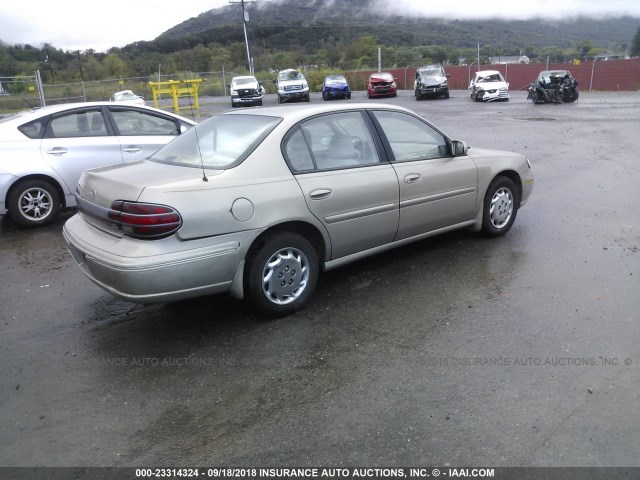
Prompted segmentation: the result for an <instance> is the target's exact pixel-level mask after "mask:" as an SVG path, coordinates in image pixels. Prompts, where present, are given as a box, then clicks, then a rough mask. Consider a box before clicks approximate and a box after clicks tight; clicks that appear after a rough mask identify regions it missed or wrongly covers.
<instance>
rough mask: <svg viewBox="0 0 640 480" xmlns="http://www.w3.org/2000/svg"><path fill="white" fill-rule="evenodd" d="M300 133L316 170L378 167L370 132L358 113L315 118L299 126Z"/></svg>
mask: <svg viewBox="0 0 640 480" xmlns="http://www.w3.org/2000/svg"><path fill="white" fill-rule="evenodd" d="M300 130H301V132H302V133H303V135H304V139H305V140H306V143H307V145H308V146H309V148H310V149H311V156H312V158H313V161H314V162H315V165H316V168H317V169H318V170H333V169H336V168H351V167H360V166H364V165H374V164H377V163H380V157H379V156H378V152H377V150H376V148H375V144H374V142H373V138H372V136H371V132H370V131H369V128H368V126H367V124H366V122H365V120H364V118H363V117H362V114H361V113H360V112H346V113H336V114H330V115H323V116H321V117H316V118H313V119H311V120H308V121H306V122H304V123H303V124H301V125H300ZM292 138H293V137H292Z"/></svg>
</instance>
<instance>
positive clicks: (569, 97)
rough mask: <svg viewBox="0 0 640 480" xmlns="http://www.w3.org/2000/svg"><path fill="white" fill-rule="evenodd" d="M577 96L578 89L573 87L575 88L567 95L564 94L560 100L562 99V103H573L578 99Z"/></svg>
mask: <svg viewBox="0 0 640 480" xmlns="http://www.w3.org/2000/svg"><path fill="white" fill-rule="evenodd" d="M578 96H579V94H578V90H577V89H575V90H573V91H572V92H571V93H570V94H569V95H565V96H564V97H563V98H562V101H563V102H564V103H573V102H575V101H576V100H578Z"/></svg>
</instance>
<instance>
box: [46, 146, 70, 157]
mask: <svg viewBox="0 0 640 480" xmlns="http://www.w3.org/2000/svg"><path fill="white" fill-rule="evenodd" d="M47 153H48V154H49V155H64V154H65V153H67V149H66V148H64V147H53V148H52V149H51V150H47Z"/></svg>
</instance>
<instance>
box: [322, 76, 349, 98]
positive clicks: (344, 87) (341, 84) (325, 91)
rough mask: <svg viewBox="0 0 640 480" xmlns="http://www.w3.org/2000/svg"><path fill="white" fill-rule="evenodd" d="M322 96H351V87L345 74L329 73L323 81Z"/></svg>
mask: <svg viewBox="0 0 640 480" xmlns="http://www.w3.org/2000/svg"><path fill="white" fill-rule="evenodd" d="M322 98H323V99H324V100H325V101H326V100H331V99H334V98H346V99H347V100H348V99H350V98H351V89H350V88H349V83H348V82H347V79H346V78H345V76H344V75H327V76H326V77H325V79H324V82H323V83H322Z"/></svg>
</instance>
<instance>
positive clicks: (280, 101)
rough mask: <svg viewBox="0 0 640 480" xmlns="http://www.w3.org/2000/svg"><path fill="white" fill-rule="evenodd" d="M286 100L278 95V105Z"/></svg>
mask: <svg viewBox="0 0 640 480" xmlns="http://www.w3.org/2000/svg"><path fill="white" fill-rule="evenodd" d="M283 101H284V100H283V99H282V97H281V96H280V95H278V103H282V102H283Z"/></svg>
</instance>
